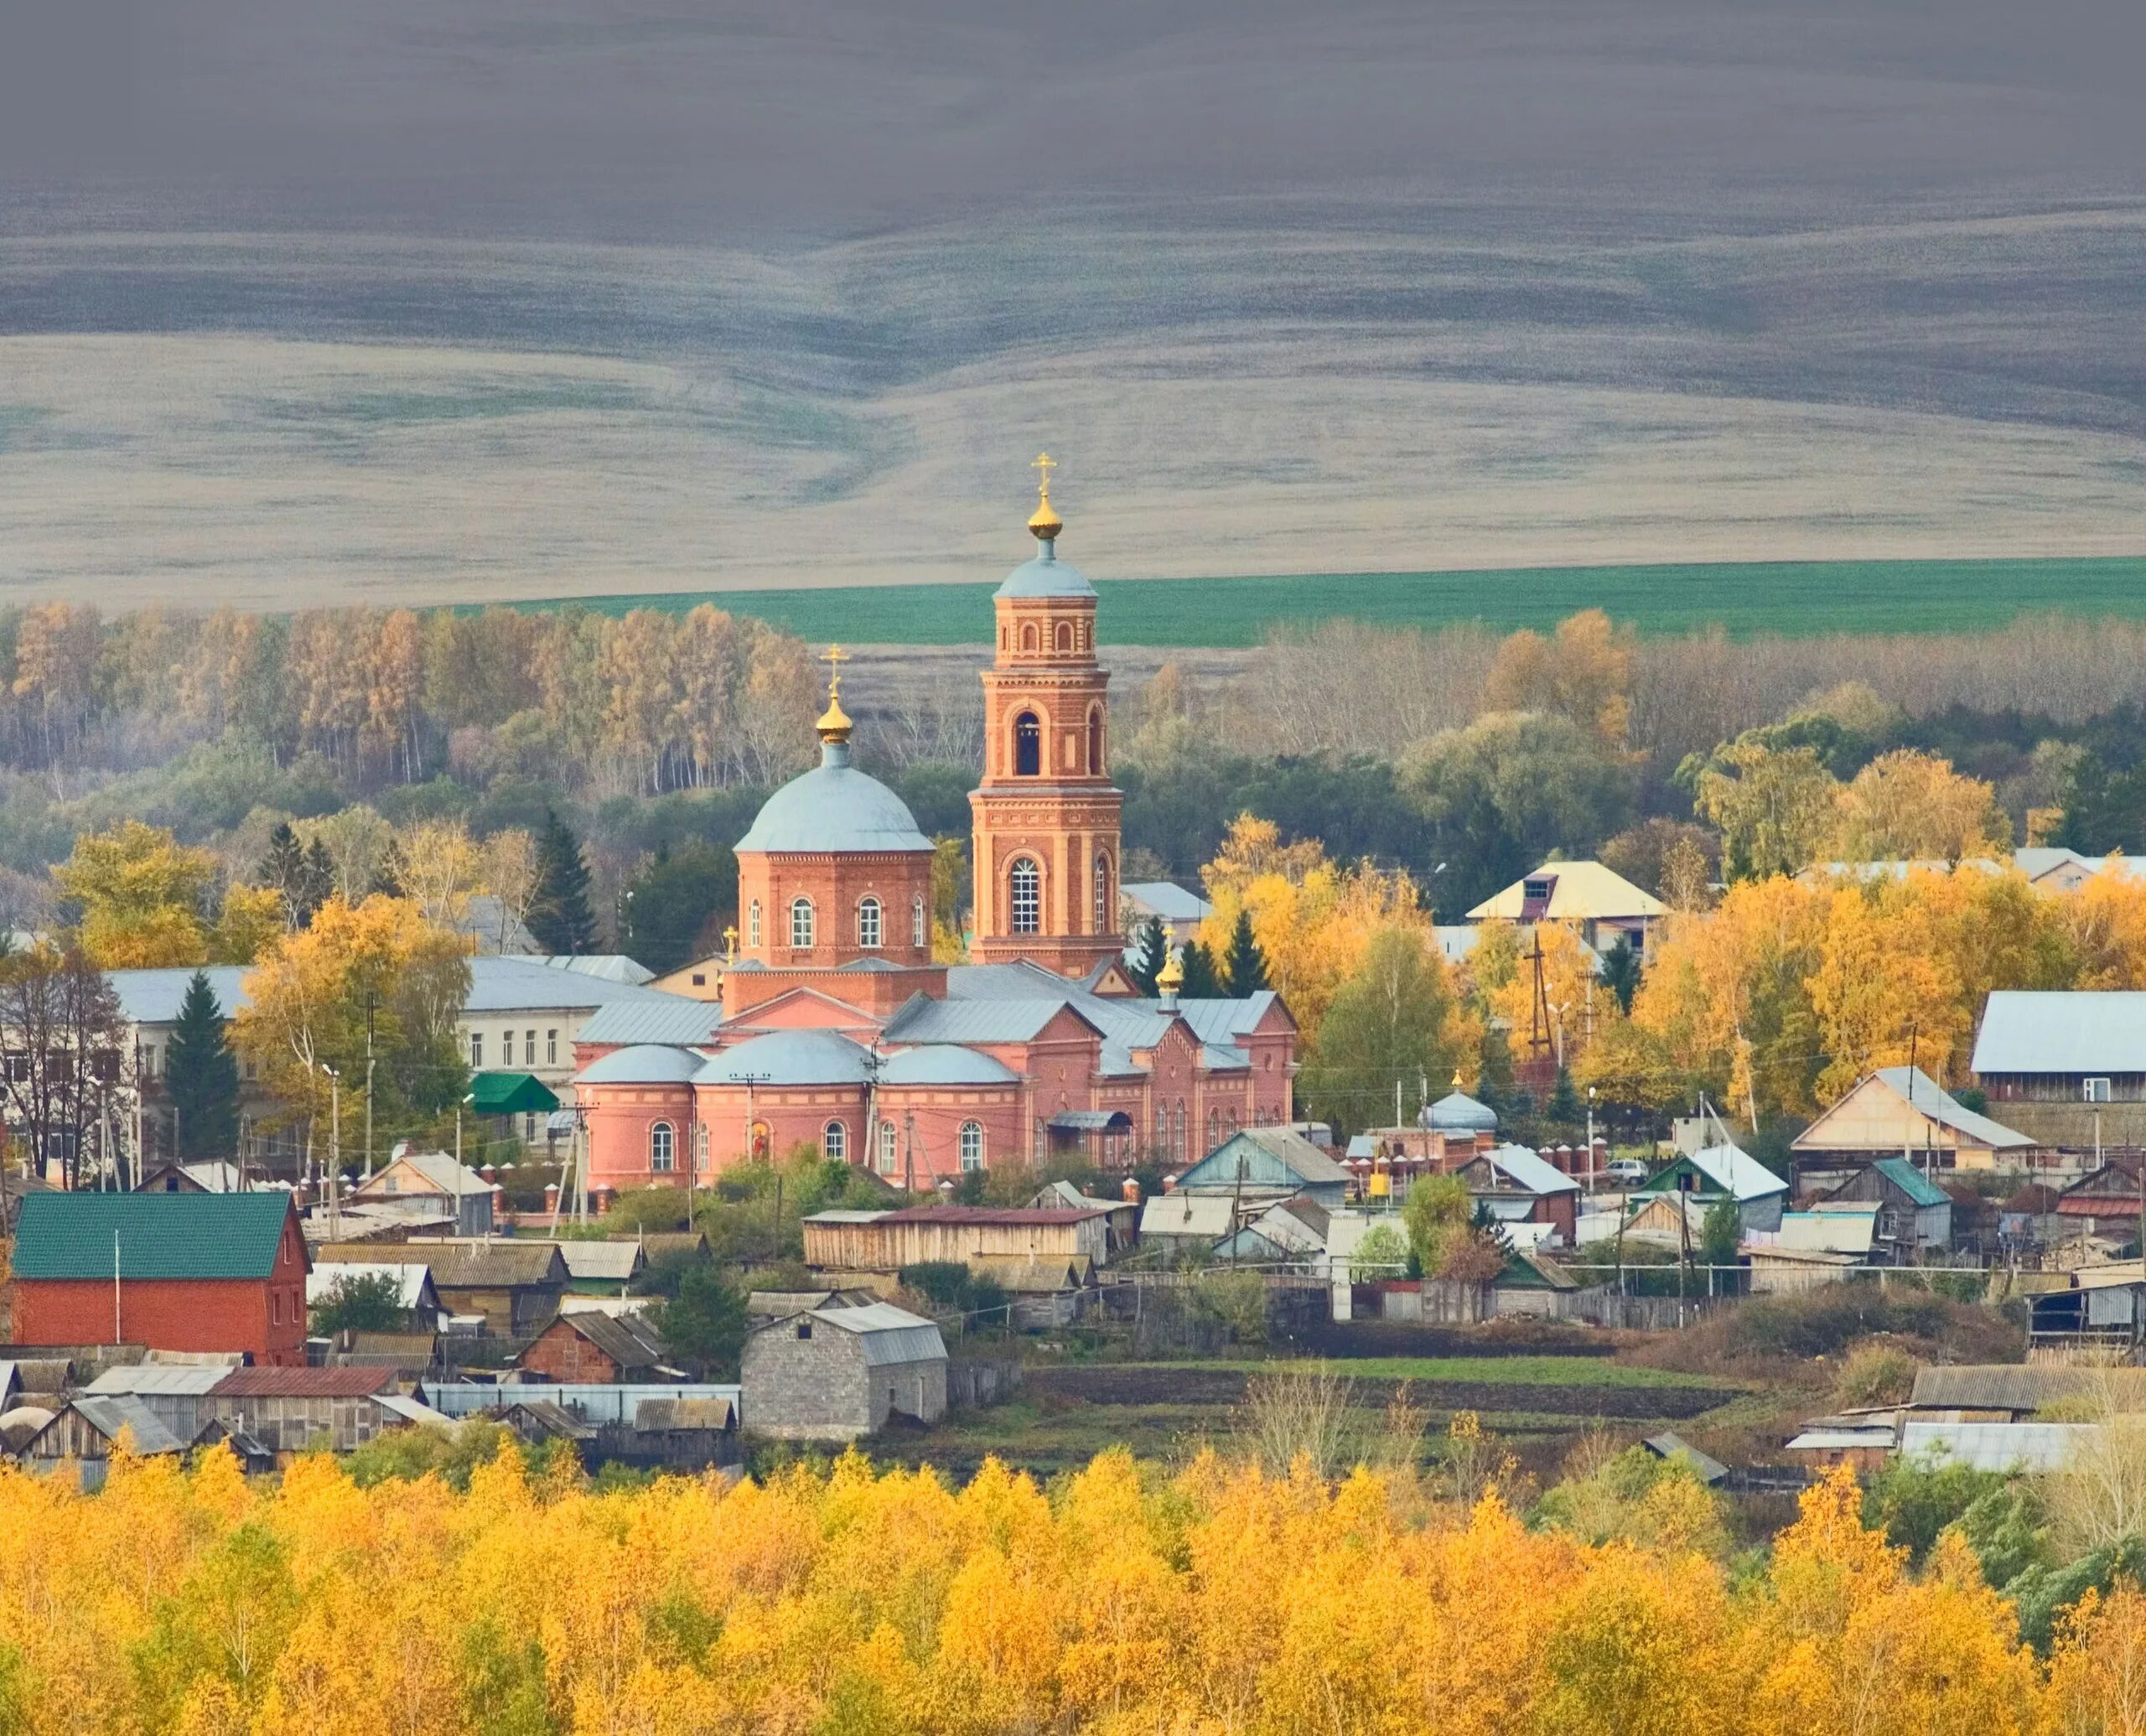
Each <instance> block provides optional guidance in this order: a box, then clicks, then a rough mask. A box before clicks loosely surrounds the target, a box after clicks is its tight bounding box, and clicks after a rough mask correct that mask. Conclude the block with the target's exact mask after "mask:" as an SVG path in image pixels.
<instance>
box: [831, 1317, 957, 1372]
mask: <svg viewBox="0 0 2146 1736" xmlns="http://www.w3.org/2000/svg"><path fill="white" fill-rule="evenodd" d="M812 1318H813V1319H814V1320H816V1321H823V1322H825V1323H826V1324H828V1325H830V1326H837V1327H839V1328H841V1329H842V1330H843V1331H844V1332H848V1333H852V1334H855V1335H856V1336H857V1337H858V1339H860V1340H863V1345H864V1360H865V1364H866V1365H867V1366H868V1367H875V1368H876V1367H879V1366H882V1365H885V1364H887V1363H890V1362H929V1361H930V1360H932V1359H933V1358H935V1357H937V1358H944V1357H945V1355H946V1340H944V1339H942V1338H941V1337H940V1335H939V1329H938V1327H937V1326H936V1325H935V1324H933V1323H932V1322H931V1321H930V1320H927V1319H925V1318H924V1317H923V1316H922V1315H920V1314H911V1313H910V1311H909V1310H908V1309H907V1308H896V1307H895V1306H894V1303H891V1302H874V1303H868V1304H867V1305H866V1306H864V1307H863V1308H824V1309H822V1310H821V1311H820V1312H819V1313H817V1314H814V1315H813V1316H812Z"/></svg>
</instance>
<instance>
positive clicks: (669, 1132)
mask: <svg viewBox="0 0 2146 1736" xmlns="http://www.w3.org/2000/svg"><path fill="white" fill-rule="evenodd" d="M677 1150H678V1148H677V1132H676V1129H675V1128H673V1127H671V1123H670V1122H656V1123H655V1124H654V1125H653V1126H651V1127H650V1128H649V1130H648V1167H649V1169H651V1171H652V1172H654V1173H655V1174H657V1175H668V1174H670V1173H671V1165H672V1164H674V1163H676V1162H677Z"/></svg>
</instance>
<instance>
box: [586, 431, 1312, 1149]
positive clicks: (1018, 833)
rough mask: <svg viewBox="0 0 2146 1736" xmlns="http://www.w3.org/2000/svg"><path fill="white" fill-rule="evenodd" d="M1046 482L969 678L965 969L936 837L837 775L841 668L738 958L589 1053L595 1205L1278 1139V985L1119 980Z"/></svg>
mask: <svg viewBox="0 0 2146 1736" xmlns="http://www.w3.org/2000/svg"><path fill="white" fill-rule="evenodd" d="M1048 465H1049V460H1048V459H1041V460H1039V466H1042V467H1043V468H1044V484H1043V486H1042V488H1041V490H1039V494H1040V501H1039V505H1038V508H1037V510H1036V512H1035V514H1034V516H1033V517H1032V518H1031V519H1030V520H1029V531H1030V532H1031V533H1032V534H1033V535H1034V537H1035V539H1036V543H1037V549H1036V553H1035V555H1034V557H1033V558H1032V559H1030V560H1029V561H1027V562H1024V563H1023V564H1022V565H1021V566H1019V567H1015V568H1014V570H1013V572H1012V573H1010V574H1008V577H1007V578H1006V580H1005V582H1004V583H1003V584H1001V585H1000V586H999V588H998V592H997V593H996V594H995V596H994V598H993V614H994V616H995V622H994V624H995V628H996V633H997V645H996V651H995V656H994V658H993V663H992V666H991V667H990V668H988V669H987V670H986V671H983V687H984V700H985V723H986V730H985V748H984V764H983V767H982V775H981V777H980V778H979V780H978V783H977V788H976V790H974V791H972V793H971V795H970V797H969V804H970V808H971V811H972V821H973V832H972V862H973V863H974V867H975V894H974V897H975V904H974V920H973V926H974V939H973V941H972V945H971V948H970V951H971V954H972V958H973V960H974V962H972V963H967V964H959V965H944V964H936V963H934V962H933V961H932V956H931V861H932V854H933V846H932V842H931V840H930V839H929V838H927V837H925V836H924V835H923V834H922V833H921V832H919V831H918V830H917V827H916V823H915V820H914V819H913V818H912V816H910V812H909V810H908V808H907V807H906V806H905V804H904V803H903V802H902V801H901V799H900V798H899V796H897V795H895V794H894V791H893V790H889V789H888V788H887V787H886V785H884V784H881V783H880V782H879V780H876V779H874V778H873V777H871V776H870V775H868V774H866V773H864V772H863V771H861V770H858V768H857V767H856V766H855V765H854V764H852V763H851V757H850V743H849V738H850V733H851V729H852V724H851V721H850V719H849V718H848V714H847V713H845V712H844V711H843V710H842V695H841V674H840V653H839V651H831V652H830V654H829V656H830V661H832V663H833V665H834V667H835V675H834V678H833V680H832V682H831V687H830V692H829V696H828V704H827V712H826V713H825V714H824V715H823V716H822V718H820V720H819V723H818V726H817V728H818V731H819V735H820V740H821V750H820V752H821V759H820V764H818V765H817V766H816V767H814V768H813V769H812V770H810V771H807V772H806V773H805V774H803V775H801V776H800V777H797V778H795V779H793V780H791V781H790V782H789V783H788V784H786V785H784V786H783V787H782V788H781V789H780V790H777V791H775V794H774V795H771V796H770V797H769V798H768V801H767V802H766V804H765V806H763V807H762V808H761V810H760V811H759V815H758V816H756V817H755V819H754V822H753V825H752V827H750V828H749V830H748V832H746V834H745V836H744V837H742V838H740V839H739V842H738V844H737V856H738V895H739V931H738V936H737V941H736V944H735V947H734V950H733V953H732V954H730V955H727V956H723V957H721V958H716V959H709V960H705V961H702V962H700V963H697V964H695V965H692V966H688V967H687V969H686V970H684V971H682V972H678V973H676V975H675V976H674V977H669V978H666V979H664V980H663V981H662V982H660V983H658V984H657V985H656V986H657V987H663V988H669V989H673V990H675V991H676V992H679V993H680V994H682V995H684V996H689V997H692V1001H690V1002H681V1003H679V1004H678V1006H677V1007H676V1008H661V1009H659V1010H651V1008H648V1007H646V1006H639V1007H630V1008H619V1009H618V1010H617V1012H616V1013H615V1014H614V1015H613V1016H611V1017H609V1018H607V1017H606V1016H605V1010H603V1009H599V1012H598V1013H597V1014H596V1015H595V1016H594V1017H593V1018H591V1019H590V1020H589V1021H588V1023H586V1024H585V1025H584V1026H583V1029H582V1031H581V1032H580V1034H579V1037H578V1041H577V1043H576V1045H575V1060H576V1062H577V1065H578V1069H579V1070H578V1072H577V1074H576V1075H575V1078H574V1086H575V1096H576V1101H577V1103H578V1105H579V1106H581V1108H582V1111H583V1116H584V1117H585V1122H586V1127H587V1130H588V1176H589V1182H590V1184H591V1185H592V1186H594V1187H599V1188H607V1187H608V1188H625V1187H637V1186H647V1185H650V1184H663V1183H671V1184H676V1185H680V1186H684V1185H687V1184H691V1183H692V1182H694V1181H696V1180H699V1181H705V1180H707V1179H709V1178H710V1177H712V1176H713V1175H714V1174H718V1173H719V1172H720V1171H721V1170H723V1169H725V1168H727V1167H728V1166H729V1165H731V1164H733V1163H739V1162H740V1161H744V1160H745V1159H747V1158H749V1157H765V1156H770V1155H780V1154H781V1153H785V1152H788V1151H790V1150H791V1149H793V1148H796V1146H799V1145H801V1144H809V1145H815V1146H817V1147H818V1148H820V1149H821V1150H822V1152H824V1153H826V1154H827V1156H828V1157H830V1158H842V1159H844V1160H846V1161H848V1162H851V1163H859V1164H863V1165H866V1166H868V1167H869V1168H871V1169H873V1170H874V1171H875V1172H877V1173H878V1174H881V1175H883V1176H884V1177H885V1178H887V1179H889V1180H890V1181H892V1182H894V1183H896V1184H900V1185H903V1186H905V1187H910V1188H925V1187H930V1186H932V1185H934V1184H937V1183H938V1182H941V1181H943V1180H946V1179H952V1178H955V1177H957V1176H959V1175H960V1174H962V1173H963V1172H964V1171H967V1170H972V1169H982V1168H985V1167H987V1166H988V1165H990V1164H991V1163H994V1162H996V1163H1005V1162H1008V1161H1011V1162H1030V1161H1034V1160H1037V1159H1039V1158H1042V1157H1044V1156H1045V1155H1046V1154H1049V1153H1054V1152H1057V1153H1064V1152H1068V1151H1072V1152H1078V1153H1084V1154H1086V1156H1087V1157H1089V1158H1091V1160H1092V1161H1094V1162H1096V1163H1101V1164H1104V1165H1107V1166H1117V1167H1123V1168H1131V1167H1133V1165H1134V1164H1136V1163H1142V1162H1147V1161H1159V1162H1162V1163H1169V1164H1174V1165H1179V1166H1182V1165H1184V1164H1185V1163H1191V1162H1195V1161H1197V1160H1198V1158H1200V1156H1201V1155H1203V1154H1204V1153H1205V1152H1206V1151H1208V1150H1209V1149H1210V1148H1212V1147H1213V1146H1214V1145H1216V1144H1217V1143H1220V1142H1221V1140H1222V1139H1224V1138H1226V1137H1228V1136H1229V1134H1230V1133H1231V1132H1235V1131H1236V1129H1238V1128H1240V1127H1264V1126H1272V1125H1279V1124H1281V1123H1283V1122H1287V1121H1288V1120H1289V1118H1290V1112H1291V1081H1292V1079H1293V1075H1294V1071H1295V1065H1296V1034H1297V1033H1296V1026H1295V1024H1294V1023H1293V1021H1292V1020H1291V1018H1290V1017H1289V1013H1288V1008H1286V1007H1284V1006H1283V1004H1282V1003H1281V1001H1280V1000H1279V998H1278V997H1277V996H1275V994H1274V993H1273V992H1272V991H1270V990H1262V991H1261V992H1258V993H1256V994H1252V995H1248V996H1245V997H1242V998H1221V999H1213V1000H1197V1001H1179V999H1178V998H1176V997H1175V995H1174V993H1172V992H1170V991H1169V987H1168V981H1167V978H1166V982H1165V985H1164V992H1163V993H1162V995H1161V996H1160V998H1152V999H1151V998H1143V997H1142V996H1140V995H1139V994H1138V992H1137V990H1136V988H1135V987H1134V985H1133V982H1132V980H1131V978H1130V977H1128V976H1127V973H1126V972H1125V969H1124V966H1123V962H1122V946H1123V941H1122V935H1121V932H1120V925H1119V921H1118V899H1119V875H1118V865H1119V861H1120V854H1119V838H1118V813H1119V807H1120V804H1121V801H1122V798H1121V796H1120V795H1119V793H1118V791H1117V788H1116V787H1115V786H1114V785H1113V784H1112V781H1111V774H1110V717H1109V699H1108V686H1109V679H1110V678H1109V675H1108V673H1107V671H1105V670H1103V669H1102V666H1100V664H1099V663H1098V661H1097V657H1096V591H1095V588H1094V587H1093V586H1092V585H1091V584H1090V583H1088V581H1087V579H1086V578H1084V577H1083V576H1082V575H1081V573H1080V571H1079V570H1078V569H1077V568H1076V567H1073V566H1072V565H1071V564H1070V563H1069V562H1064V561H1061V560H1060V559H1059V558H1058V554H1057V542H1058V536H1059V533H1060V531H1061V530H1062V529H1063V526H1062V525H1061V523H1060V520H1059V518H1058V516H1057V514H1056V512H1055V510H1053V509H1052V506H1051V503H1050V481H1049V469H1048ZM1174 974H1175V973H1174V972H1170V973H1169V976H1170V977H1174Z"/></svg>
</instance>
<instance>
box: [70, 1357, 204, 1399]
mask: <svg viewBox="0 0 2146 1736" xmlns="http://www.w3.org/2000/svg"><path fill="white" fill-rule="evenodd" d="M230 1372H231V1370H230V1369H229V1368H227V1367H220V1366H215V1365H211V1366H208V1367H202V1368H172V1367H169V1366H167V1365H163V1364H162V1363H154V1362H137V1363H133V1364H131V1365H127V1366H124V1367H120V1368H108V1369H106V1371H104V1372H103V1373H102V1374H101V1375H99V1376H97V1377H96V1379H95V1380H94V1381H91V1382H90V1384H89V1385H88V1386H86V1387H84V1388H83V1389H82V1390H83V1391H85V1392H87V1393H90V1394H91V1395H92V1396H93V1397H99V1398H106V1397H112V1398H117V1397H124V1396H126V1395H127V1394H130V1393H131V1394H135V1395H139V1394H142V1393H145V1392H163V1393H177V1394H180V1395H185V1394H189V1393H192V1394H195V1395H199V1394H200V1393H204V1392H213V1391H215V1389H216V1386H217V1385H218V1384H219V1383H220V1381H222V1380H223V1378H224V1377H225V1376H226V1375H228V1374H229V1373H230Z"/></svg>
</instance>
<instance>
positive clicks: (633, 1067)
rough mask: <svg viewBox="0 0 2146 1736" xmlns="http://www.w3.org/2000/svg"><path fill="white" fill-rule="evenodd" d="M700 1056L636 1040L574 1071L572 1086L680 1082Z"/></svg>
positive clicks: (695, 1067)
mask: <svg viewBox="0 0 2146 1736" xmlns="http://www.w3.org/2000/svg"><path fill="white" fill-rule="evenodd" d="M702 1060H703V1057H702V1056H700V1055H696V1054H694V1053H693V1051H692V1049H684V1048H677V1047H673V1046H672V1045H671V1044H667V1043H636V1044H633V1045H632V1046H631V1047H630V1048H628V1049H613V1050H612V1051H611V1052H610V1054H609V1055H599V1056H598V1057H597V1058H596V1059H595V1060H593V1061H591V1062H590V1063H589V1064H588V1065H587V1066H585V1067H583V1069H582V1070H581V1071H579V1072H578V1073H577V1074H575V1075H574V1076H573V1082H574V1083H575V1084H576V1085H684V1084H686V1083H687V1081H688V1080H691V1079H692V1076H693V1075H694V1074H696V1073H697V1072H698V1071H699V1070H700V1068H701V1062H702Z"/></svg>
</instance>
